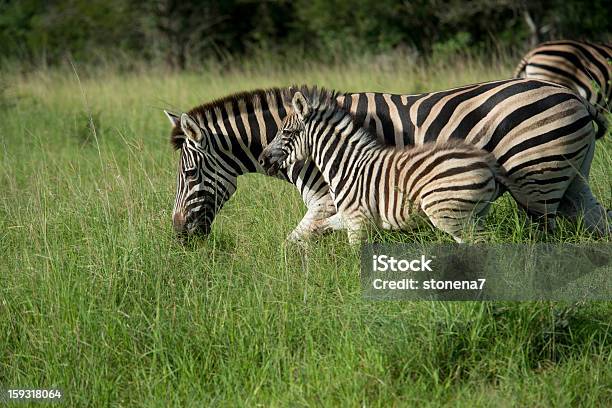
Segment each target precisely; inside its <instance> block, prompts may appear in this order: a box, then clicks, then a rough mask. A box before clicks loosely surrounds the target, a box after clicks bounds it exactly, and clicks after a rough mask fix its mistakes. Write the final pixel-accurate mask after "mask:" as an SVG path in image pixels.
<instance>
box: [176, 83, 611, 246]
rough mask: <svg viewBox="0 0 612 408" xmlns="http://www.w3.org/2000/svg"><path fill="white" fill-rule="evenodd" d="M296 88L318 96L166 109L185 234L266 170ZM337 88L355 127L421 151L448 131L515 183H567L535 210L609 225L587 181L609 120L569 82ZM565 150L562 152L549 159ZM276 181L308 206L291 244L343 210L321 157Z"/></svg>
mask: <svg viewBox="0 0 612 408" xmlns="http://www.w3.org/2000/svg"><path fill="white" fill-rule="evenodd" d="M297 90H300V91H301V92H302V94H304V95H307V96H308V95H310V94H311V93H313V92H314V89H313V88H309V87H306V86H302V87H287V88H271V89H267V90H256V91H251V92H243V93H239V94H234V95H230V96H228V97H225V98H222V99H219V100H216V101H212V102H210V103H207V104H204V105H201V106H198V107H195V108H193V109H191V110H190V111H188V112H187V118H188V119H190V120H189V121H187V120H186V121H185V123H184V125H185V126H181V116H180V115H177V114H173V113H170V112H166V115H167V116H168V118H169V120H170V122H171V124H172V131H171V142H172V145H173V146H174V148H175V149H178V150H180V158H179V162H178V171H177V183H176V185H177V188H176V200H175V203H174V209H173V225H174V228H175V230H176V232H177V233H179V234H181V235H184V234H195V233H204V234H206V233H208V232H209V231H210V228H211V225H212V222H213V220H214V218H215V216H216V214H217V213H218V211H219V210H220V209H221V208H222V207H223V205H224V204H225V202H227V200H228V199H229V198H230V197H231V195H232V194H233V193H234V191H235V190H236V180H237V177H238V176H239V175H241V174H245V173H254V172H259V173H264V169H263V168H262V166H261V165H260V164H259V163H258V161H257V158H258V157H259V155H260V154H261V152H262V150H263V148H264V147H265V146H266V145H267V144H268V142H269V141H271V140H272V139H273V138H274V136H275V135H276V132H277V129H278V127H279V126H280V124H281V118H284V117H285V116H286V113H287V110H288V109H291V106H290V104H291V98H292V97H293V94H294V93H295V92H296V91H297ZM328 92H329V93H330V98H331V99H334V100H335V101H336V103H337V104H338V105H339V106H341V107H342V108H343V109H345V110H346V111H348V112H350V113H351V115H353V116H354V118H355V123H356V124H360V125H361V126H362V127H366V128H369V129H370V130H371V131H372V132H373V133H374V134H376V135H377V137H378V138H379V139H380V140H381V141H383V142H384V143H385V144H388V145H394V146H397V147H403V146H405V145H422V144H424V143H426V142H432V141H435V140H437V139H439V138H440V135H444V137H447V138H448V139H464V140H465V141H466V142H468V143H470V144H473V145H475V146H477V147H479V148H482V149H484V150H486V151H488V152H490V153H492V154H493V156H495V158H496V160H497V162H498V163H499V164H500V165H501V166H503V167H504V168H505V169H506V170H507V171H508V172H509V174H508V176H509V178H510V179H512V180H513V181H515V182H517V183H520V184H521V185H522V186H523V187H524V188H525V189H530V190H534V191H540V192H541V193H542V194H546V192H547V190H549V189H548V186H547V184H548V183H549V180H551V179H553V178H556V179H558V181H560V182H561V181H562V182H564V183H565V186H566V191H565V194H561V193H557V194H553V193H552V192H551V193H550V194H548V195H547V196H546V198H545V199H543V201H542V202H539V203H532V205H531V206H530V207H529V208H526V210H527V212H528V214H530V215H531V216H534V217H538V216H542V215H550V216H552V215H554V214H555V213H560V214H562V215H565V216H568V217H573V218H575V217H577V216H578V215H579V214H580V213H581V212H582V213H584V222H585V225H586V226H587V227H588V228H590V229H592V230H594V231H597V232H602V231H604V230H605V228H607V222H608V221H607V215H606V212H605V209H603V207H602V206H601V205H600V204H599V202H598V201H597V199H596V198H595V197H594V196H593V194H592V192H591V190H590V187H589V185H588V183H587V180H588V176H589V170H590V164H591V160H592V158H593V153H594V147H595V144H594V128H593V125H592V121H593V120H595V121H596V122H597V123H599V124H600V126H601V125H602V124H603V123H605V122H604V121H603V119H602V118H601V117H600V116H599V115H598V114H597V112H596V111H595V110H594V109H593V107H592V106H591V105H590V104H588V103H586V102H585V101H584V100H582V98H580V97H579V96H578V95H576V94H575V93H573V92H572V91H570V90H568V89H566V88H564V87H562V86H559V85H556V84H552V83H549V82H543V81H539V80H532V79H508V80H502V81H494V82H485V83H480V84H472V85H465V86H462V87H459V88H454V89H451V90H445V91H438V92H431V93H424V94H416V95H411V94H406V95H401V94H389V93H373V92H364V93H339V92H336V91H328ZM557 148H559V154H558V155H556V156H548V155H547V156H546V159H544V158H541V156H542V154H543V153H545V152H547V151H550V150H551V149H554V150H556V149H557ZM566 158H570V159H572V160H573V159H576V160H577V161H580V160H581V163H582V165H581V166H580V167H579V168H578V173H579V177H573V178H570V175H569V173H570V169H569V165H566V166H565V167H563V168H561V169H560V170H559V167H558V163H559V162H562V161H565V160H566ZM556 170H559V171H556ZM566 173H567V174H566ZM277 177H280V178H282V179H284V180H287V181H289V182H290V183H292V184H294V185H295V186H296V187H297V188H298V190H299V192H300V194H301V196H302V199H303V201H304V203H305V205H306V207H307V211H306V214H305V215H304V217H303V219H302V220H301V221H300V223H299V224H298V225H297V226H296V227H295V229H294V230H293V231H292V232H291V233H290V234H289V236H288V240H293V241H295V240H305V239H307V238H308V237H309V236H311V235H312V234H314V233H316V232H317V231H318V230H317V229H316V228H314V226H316V222H317V221H319V220H323V219H326V218H328V217H331V216H333V215H334V214H335V213H336V208H335V205H334V202H333V200H332V198H331V195H330V191H329V186H328V185H327V183H325V181H324V180H323V178H322V176H321V174H320V172H319V170H318V169H317V167H316V166H315V165H314V164H313V163H312V161H303V162H296V163H295V164H294V165H293V166H291V167H289V168H288V169H286V170H282V171H280V172H279V173H278V175H277ZM557 191H558V192H559V191H560V189H558V190H557Z"/></svg>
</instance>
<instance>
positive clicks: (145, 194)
mask: <svg viewBox="0 0 612 408" xmlns="http://www.w3.org/2000/svg"><path fill="white" fill-rule="evenodd" d="M269 68H270V67H266V66H265V65H264V66H257V65H254V66H247V67H242V69H241V70H237V71H236V72H230V73H225V74H224V75H219V74H218V73H215V72H208V73H206V72H203V73H191V74H187V73H185V74H169V73H163V72H152V71H145V72H142V73H138V74H111V73H105V72H104V71H100V72H96V71H92V72H90V73H88V74H84V72H83V71H79V70H78V69H77V71H78V72H79V73H81V78H80V81H79V80H78V78H77V76H76V75H75V72H71V71H70V70H61V71H57V72H51V71H37V72H34V73H31V74H29V75H18V74H6V75H5V76H4V78H3V82H2V83H1V84H0V85H1V86H2V87H3V88H2V90H3V93H2V97H1V99H0V107H1V109H0V154H1V161H0V190H1V191H2V193H1V194H0V385H3V386H5V387H12V388H53V387H59V388H61V389H63V390H64V393H65V398H66V400H65V402H67V403H68V404H67V405H70V406H147V407H157V406H159V407H167V406H203V405H208V404H218V405H245V406H253V405H264V406H269V405H271V406H283V405H291V406H294V405H332V404H343V405H351V406H356V405H364V406H388V405H396V406H399V405H418V406H440V405H449V406H466V407H467V406H469V407H471V406H496V407H500V406H501V407H506V406H576V405H584V406H606V405H607V406H609V405H611V404H612V391H611V388H610V385H611V384H612V368H611V366H610V363H609V361H610V358H611V357H612V347H611V346H612V338H611V336H612V329H611V325H612V318H611V316H612V315H611V311H612V308H611V307H610V303H605V302H603V303H588V304H580V305H575V306H570V305H563V304H557V303H538V302H532V303H470V302H464V303H427V302H366V301H364V300H362V299H361V294H360V286H359V279H358V276H359V262H358V253H357V252H356V251H353V250H352V249H351V248H350V247H349V246H348V244H347V242H346V238H345V236H344V235H343V234H336V235H332V236H328V237H325V238H324V239H322V240H320V241H319V242H317V243H316V245H314V248H313V252H312V254H311V256H310V260H309V274H308V276H305V275H304V273H303V269H302V265H301V261H300V258H299V256H297V255H296V253H295V252H294V251H293V250H292V249H291V248H285V247H284V246H283V239H284V237H285V235H286V234H287V233H288V232H289V231H290V230H291V228H292V227H293V226H294V225H295V224H296V223H297V222H298V221H299V219H300V218H301V215H302V214H303V212H304V208H303V206H302V204H301V200H300V198H299V196H298V194H297V193H296V191H295V190H294V189H293V188H292V187H291V186H290V185H288V184H285V183H284V182H282V181H278V180H275V179H272V178H268V177H264V176H261V175H250V176H243V177H241V178H240V179H239V187H238V192H237V193H236V194H235V196H234V198H233V199H232V200H231V201H230V202H229V203H228V204H227V205H226V207H225V208H224V209H223V211H222V212H221V214H220V215H219V217H218V219H217V221H216V223H215V225H214V229H213V233H212V236H211V237H210V238H209V239H208V240H206V241H198V242H195V243H193V244H191V245H188V246H181V245H179V244H178V243H177V241H176V240H175V239H174V237H173V234H172V231H171V223H170V213H171V209H172V203H173V199H174V177H175V168H176V167H175V166H176V162H177V154H176V153H175V152H173V151H172V150H171V148H170V146H169V143H168V133H169V128H168V124H167V120H166V119H165V117H164V116H163V113H162V112H161V109H162V108H168V107H169V108H174V109H177V110H184V109H187V108H189V107H191V106H192V105H195V104H197V103H201V102H204V101H207V100H210V99H212V98H216V97H219V96H223V95H226V94H228V93H230V92H233V91H239V90H244V89H252V88H256V87H267V86H272V85H286V84H291V83H295V82H298V83H302V82H305V83H317V84H322V85H326V86H329V87H333V88H336V89H342V90H387V91H397V92H411V91H412V92H418V91H423V90H435V89H443V88H446V87H451V86H455V85H459V84H464V83H469V82H479V81H484V80H489V79H496V78H503V77H507V76H508V75H510V73H511V70H512V67H511V66H510V65H509V64H504V63H488V64H481V63H477V62H469V61H463V62H459V63H457V64H448V65H445V64H439V66H435V67H434V68H433V69H428V70H425V69H422V68H418V67H417V68H415V67H411V66H410V65H409V64H403V63H402V62H401V61H391V62H386V63H378V64H368V63H367V62H354V63H350V64H346V65H343V66H339V67H333V68H320V67H319V68H317V69H316V70H312V69H304V70H300V71H293V72H291V73H290V72H289V71H286V70H282V69H278V70H274V69H272V70H271V69H269ZM92 123H93V126H92ZM94 129H95V130H94ZM611 152H612V146H611V142H610V140H609V136H608V140H605V141H603V142H600V143H598V149H597V155H596V159H595V163H594V165H593V173H592V178H593V189H594V191H595V193H596V194H597V195H598V197H599V198H600V199H601V200H602V201H603V202H604V203H605V204H606V205H607V206H609V207H610V206H612V199H611V196H612V194H611V191H610V189H611V186H610V184H611V183H610V168H611V165H612V159H611V157H612V155H611V154H610V153H611ZM560 229H561V231H560V232H559V233H557V234H556V235H554V236H553V237H542V236H541V235H540V234H539V233H538V232H537V231H535V230H534V228H532V227H530V226H529V225H528V224H527V223H526V222H525V220H524V219H523V217H522V216H520V215H518V214H517V211H516V208H515V206H514V204H512V203H511V202H510V201H509V200H507V199H502V200H500V201H499V202H498V203H496V204H495V205H494V209H493V214H492V215H491V217H490V218H489V220H488V230H489V231H490V234H491V239H492V240H494V241H499V242H522V241H530V240H540V239H549V240H553V241H588V240H590V239H591V238H589V237H588V236H587V234H586V233H585V232H584V231H582V230H581V229H580V228H576V227H573V226H569V225H566V224H563V223H562V224H561V228H560ZM385 239H390V240H393V239H397V236H396V235H393V236H387V237H385ZM402 239H404V240H406V241H409V240H412V239H422V240H430V241H432V240H433V241H441V242H450V240H449V238H448V237H446V236H444V235H442V234H438V233H436V232H434V231H432V230H431V229H429V228H427V227H423V228H422V229H420V230H418V231H416V232H415V233H413V234H408V235H405V236H404V237H403V238H402Z"/></svg>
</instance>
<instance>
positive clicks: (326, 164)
mask: <svg viewBox="0 0 612 408" xmlns="http://www.w3.org/2000/svg"><path fill="white" fill-rule="evenodd" d="M343 125H344V126H343ZM317 128H320V124H316V125H315V126H312V127H311V129H312V130H313V131H311V133H310V137H311V140H310V141H309V144H310V145H311V146H312V152H311V158H312V160H313V161H314V163H315V164H316V165H317V167H318V168H319V170H320V171H321V173H322V175H323V178H324V179H325V181H326V182H327V184H328V185H329V186H330V187H331V188H332V190H334V191H335V192H336V193H337V189H338V186H342V185H344V184H345V182H346V177H349V176H350V175H351V174H353V173H354V172H355V170H357V169H358V168H363V167H367V166H368V164H369V163H370V162H372V161H373V160H374V157H375V156H376V155H377V153H378V152H379V151H382V150H385V146H383V145H381V144H380V143H379V142H378V141H377V140H376V138H375V137H374V136H373V135H372V134H370V133H369V131H367V130H366V129H363V128H361V127H358V126H357V125H355V123H354V122H353V121H352V120H351V121H350V122H348V124H346V123H343V122H342V121H340V123H337V124H336V125H335V126H333V129H332V130H331V131H328V132H325V133H318V134H317V133H316V129H317Z"/></svg>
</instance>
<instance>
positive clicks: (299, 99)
mask: <svg viewBox="0 0 612 408" xmlns="http://www.w3.org/2000/svg"><path fill="white" fill-rule="evenodd" d="M291 104H292V105H293V110H294V111H295V113H297V115H298V116H299V118H300V119H302V120H304V119H306V118H307V117H308V115H310V112H311V110H312V107H311V106H310V103H309V102H308V100H307V99H306V97H305V96H304V95H302V93H301V92H300V91H297V92H296V93H295V95H293V99H292V100H291Z"/></svg>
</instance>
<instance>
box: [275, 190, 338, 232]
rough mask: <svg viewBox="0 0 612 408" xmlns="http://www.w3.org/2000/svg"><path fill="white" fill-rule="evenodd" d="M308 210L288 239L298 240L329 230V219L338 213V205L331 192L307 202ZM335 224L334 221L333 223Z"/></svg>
mask: <svg viewBox="0 0 612 408" xmlns="http://www.w3.org/2000/svg"><path fill="white" fill-rule="evenodd" d="M306 206H307V207H308V211H306V214H304V217H303V218H302V220H301V221H300V222H299V224H298V225H297V226H296V227H295V228H294V229H293V231H291V233H290V234H289V235H288V236H287V241H290V242H296V241H303V240H307V239H309V238H311V237H312V236H313V235H318V234H322V233H324V232H326V231H328V230H329V225H330V223H329V222H327V220H328V219H329V218H330V217H332V216H333V215H334V214H335V213H336V206H335V205H334V202H333V200H332V198H331V196H330V195H329V194H326V195H324V196H322V197H318V198H317V199H316V200H314V199H312V200H310V201H308V202H307V203H306ZM331 224H332V225H333V223H331Z"/></svg>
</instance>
